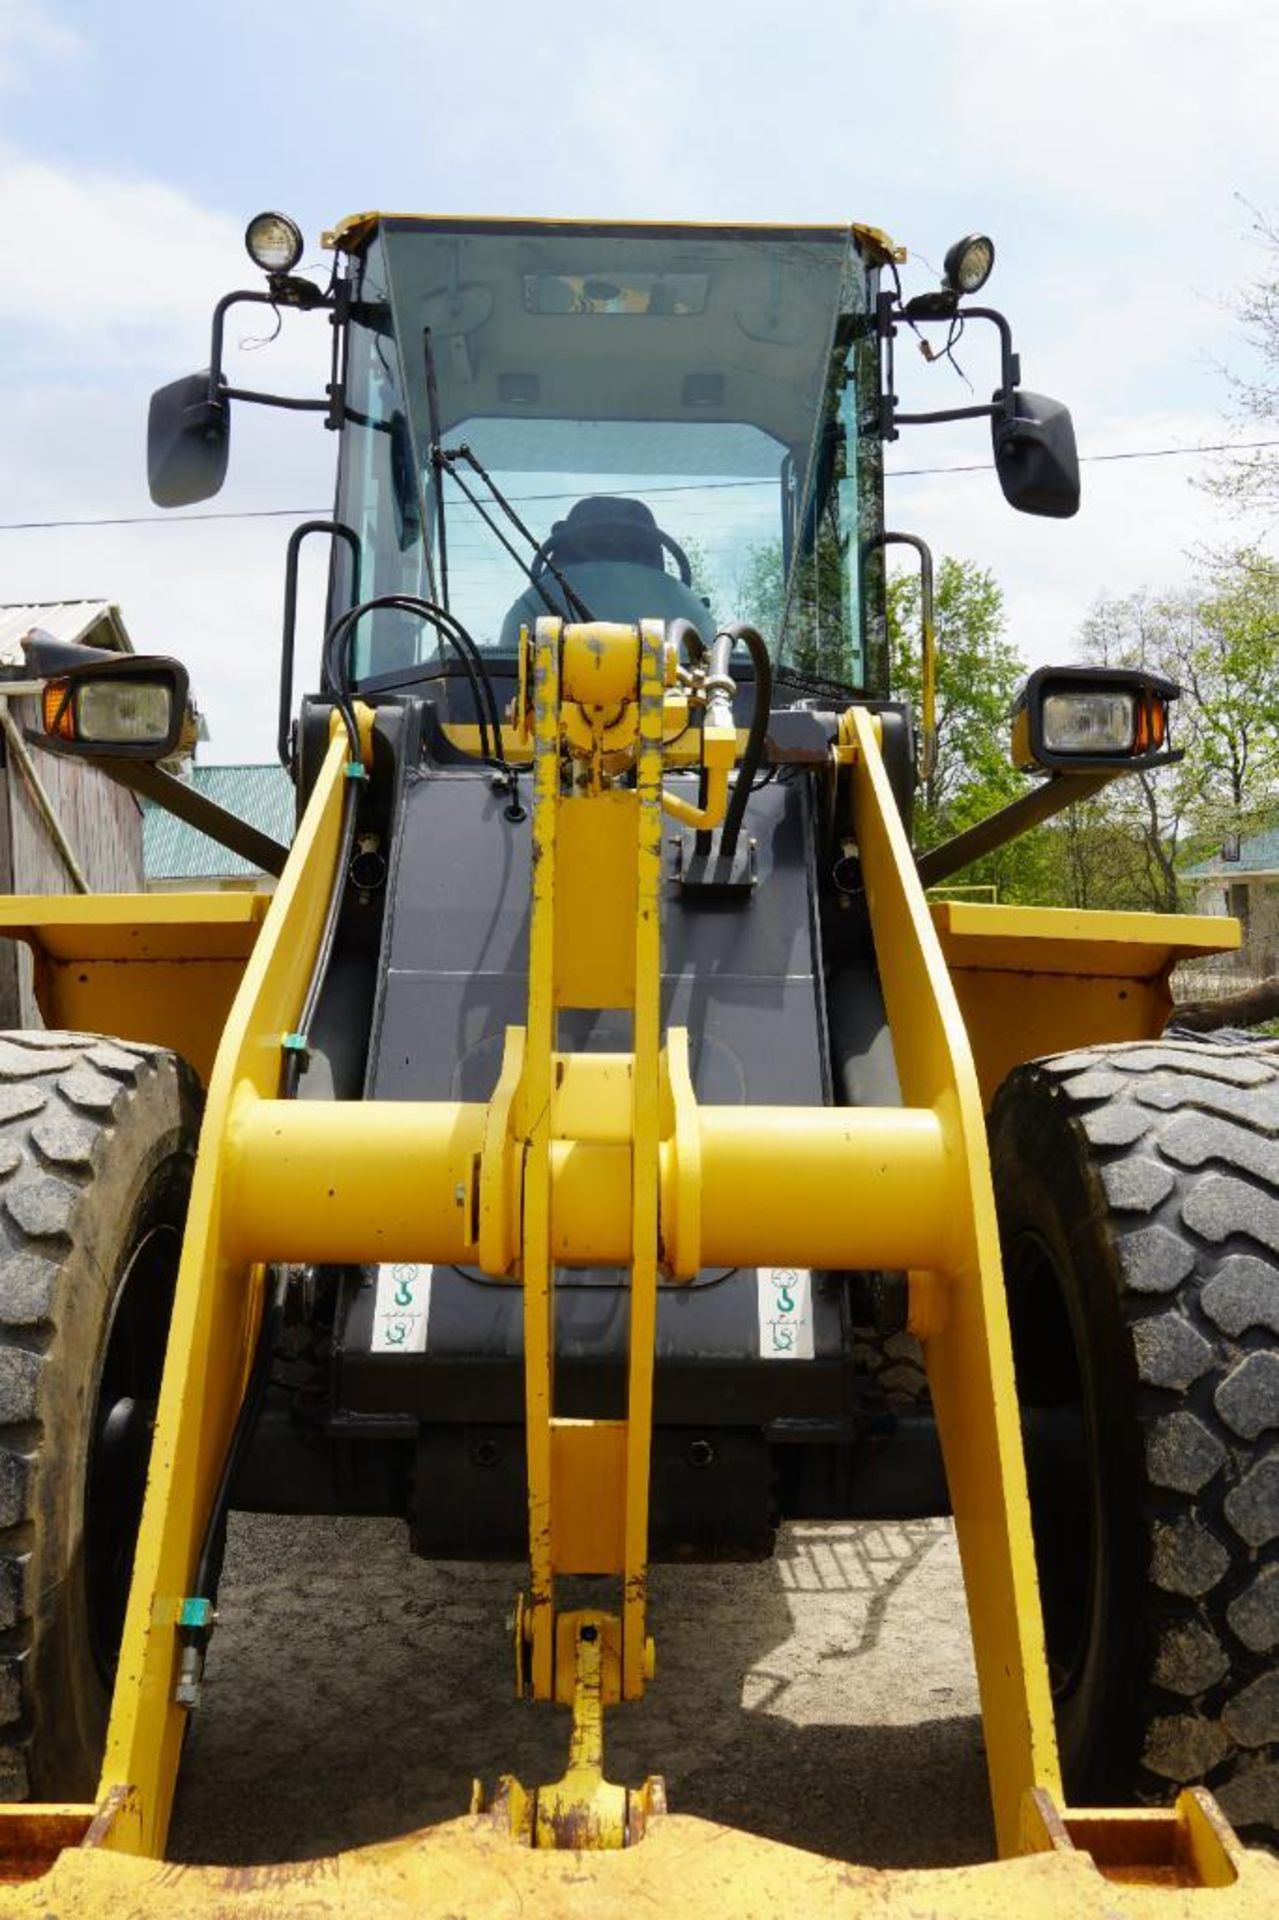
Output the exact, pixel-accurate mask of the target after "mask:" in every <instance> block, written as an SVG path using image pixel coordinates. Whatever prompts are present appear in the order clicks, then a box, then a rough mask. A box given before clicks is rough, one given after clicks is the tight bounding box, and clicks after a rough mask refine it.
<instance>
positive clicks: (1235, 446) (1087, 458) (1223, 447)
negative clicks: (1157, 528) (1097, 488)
mask: <svg viewBox="0 0 1279 1920" xmlns="http://www.w3.org/2000/svg"><path fill="white" fill-rule="evenodd" d="M1259 447H1279V440H1218V441H1216V442H1215V443H1212V444H1209V445H1207V446H1202V447H1134V448H1131V449H1129V450H1128V451H1127V452H1124V453H1081V454H1080V456H1079V464H1080V466H1081V467H1082V466H1095V465H1098V464H1100V463H1101V462H1102V461H1105V460H1169V459H1173V458H1175V457H1176V456H1177V455H1179V454H1189V453H1250V452H1252V451H1254V450H1255V449H1257V448H1259ZM994 470H995V463H994V461H993V460H979V461H977V462H976V463H975V465H973V466H967V467H892V468H890V469H889V471H888V478H889V479H890V480H915V479H918V478H919V476H920V475H921V474H926V473H928V474H932V473H993V472H994Z"/></svg>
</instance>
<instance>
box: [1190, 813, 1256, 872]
mask: <svg viewBox="0 0 1279 1920" xmlns="http://www.w3.org/2000/svg"><path fill="white" fill-rule="evenodd" d="M1181 871H1182V873H1183V875H1184V876H1185V878H1186V879H1188V880H1238V879H1240V878H1242V876H1243V875H1244V874H1246V873H1279V821H1277V822H1276V823H1275V825H1274V826H1273V827H1264V828H1263V829H1262V831H1261V832H1260V833H1245V834H1244V835H1243V836H1242V837H1241V839H1240V841H1239V858H1238V859H1237V860H1223V859H1222V857H1221V854H1220V853H1214V854H1213V855H1212V857H1211V859H1208V860H1196V862H1195V864H1194V865H1193V866H1192V867H1183V868H1182V870H1181Z"/></svg>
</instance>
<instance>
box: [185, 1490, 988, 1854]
mask: <svg viewBox="0 0 1279 1920" xmlns="http://www.w3.org/2000/svg"><path fill="white" fill-rule="evenodd" d="M518 1582H519V1570H518V1569H516V1568H514V1567H507V1566H499V1567H492V1566H487V1567H486V1566H457V1565H448V1566H440V1565H426V1564H424V1563H423V1562H421V1561H418V1560H415V1559H413V1558H412V1557H411V1556H410V1554H409V1553H408V1551H407V1547H406V1545H405V1534H404V1530H403V1528H402V1527H400V1526H399V1525H398V1524H396V1523H393V1522H384V1521H367V1520H358V1521H357V1520H337V1521H335V1520H285V1519H276V1518H262V1517H257V1516H237V1518H236V1520H235V1522H234V1523H233V1527H232V1537H231V1542H230V1550H229V1554H228V1560H227V1572H226V1578H225V1582H224V1586H223V1593H222V1600H221V1603H220V1610H221V1621H220V1624H219V1627H218V1630H217V1632H216V1634H215V1636H214V1641H213V1648H212V1652H211V1655H210V1659H209V1668H208V1685H207V1688H206V1695H205V1705H204V1707H203V1708H202V1709H201V1711H200V1713H199V1715H198V1716H196V1724H195V1726H194V1728H193V1733H192V1738H191V1740H190V1741H189V1743H188V1749H187V1756H186V1760H185V1762H184V1765H183V1772H182V1782H181V1786H180V1788H179V1797H178V1804H177V1810H176V1816H175V1821H174V1827H173V1832H172V1836H171V1842H170V1852H171V1854H172V1856H173V1857H174V1858H177V1859H185V1860H226V1861H234V1862H241V1861H243V1862H248V1861H265V1860H279V1859H289V1858H300V1857H303V1856H305V1855H308V1854H316V1853H325V1852H329V1851H333V1850H335V1849H337V1848H339V1847H344V1846H354V1845H360V1844H363V1843H365V1842H368V1841H372V1840H379V1839H384V1838H387V1837H390V1836H392V1835H395V1834H398V1833H403V1832H407V1831H409V1830H411V1829H412V1828H414V1827H417V1826H422V1825H425V1824H427V1823H429V1822H431V1821H436V1820H441V1819H445V1818H448V1817H450V1816H452V1815H454V1814H457V1813H460V1812H464V1811H465V1809H466V1805H467V1800H468V1795H469V1790H470V1782H471V1778H472V1776H473V1775H478V1776H479V1777H480V1778H481V1779H483V1780H485V1781H486V1782H488V1783H490V1784H491V1783H492V1782H493V1780H494V1779H495V1778H496V1776H497V1775H498V1774H499V1773H501V1772H506V1771H511V1772H514V1773H516V1774H518V1775H519V1776H520V1777H521V1778H522V1779H523V1780H525V1781H526V1782H529V1783H532V1782H534V1781H537V1780H542V1779H551V1778H554V1777H555V1776H557V1775H558V1774H560V1773H562V1771H563V1768H564V1758H565V1742H566V1734H567V1724H568V1722H567V1715H566V1714H565V1713H563V1712H562V1711H557V1710H555V1709H553V1708H548V1707H536V1706H532V1705H528V1704H525V1703H522V1702H517V1701H515V1700H513V1698H512V1696H511V1661H512V1656H511V1652H510V1641H509V1635H508V1633H507V1630H506V1625H505V1621H506V1616H507V1614H508V1613H509V1609H510V1603H511V1600H512V1598H513V1596H514V1594H515V1592H516V1590H517V1586H518ZM652 1584H653V1600H652V1615H651V1619H652V1628H653V1631H654V1632H655V1634H656V1636H657V1648H658V1674H657V1679H656V1681H655V1682H654V1683H653V1685H652V1686H651V1688H650V1690H649V1693H648V1696H647V1698H646V1699H645V1700H644V1702H643V1703H642V1704H641V1705H639V1706H638V1707H625V1708H621V1709H618V1710H616V1711H614V1712H611V1713H610V1714H609V1715H608V1719H607V1723H606V1731H607V1734H608V1771H609V1774H610V1776H611V1777H612V1778H613V1779H616V1780H622V1781H627V1782H632V1783H637V1782H638V1781H639V1780H641V1779H642V1778H643V1777H644V1775H645V1774H647V1773H649V1772H658V1773H662V1774H664V1775H665V1776H666V1781H667V1790H668V1796H669V1802H670V1805H671V1807H672V1808H673V1809H677V1810H678V1811H680V1812H682V1813H695V1814H702V1815H704V1816H706V1817H708V1818H712V1819H717V1820H724V1821H728V1822H731V1823H732V1824H734V1825H737V1826H741V1827H744V1828H748V1829H750V1830H752V1831H754V1832H757V1833H761V1834H766V1835H768V1836H769V1837H770V1838H772V1839H777V1840H787V1841H790V1842H791V1843H792V1844H794V1845H798V1846H802V1847H809V1848H812V1849H814V1850H816V1851H818V1852H821V1853H826V1854H830V1855H835V1856H839V1857H842V1858H847V1859H856V1860H861V1861H864V1862H866V1863H868V1864H875V1865H885V1866H897V1865H907V1864H920V1865H941V1864H944V1863H946V1862H949V1861H961V1860H974V1859H981V1858H985V1857H989V1855H990V1853H991V1850H992V1840H991V1831H990V1816H989V1808H988V1805H987V1799H986V1787H985V1776H984V1770H983V1764H982V1755H981V1723H980V1720H979V1718H978V1716H977V1696H976V1685H975V1681H974V1678H973V1671H972V1656H971V1650H970V1647H969V1641H968V1629H967V1623H966V1620H965V1617H964V1608H963V1590H962V1586H961V1584H960V1579H959V1569H958V1561H957V1558H956V1554H955V1545H954V1536H953V1534H952V1532H951V1529H950V1527H949V1525H948V1524H947V1523H946V1522H944V1521H936V1520H921V1521H906V1522H900V1523H895V1524H865V1523H863V1524H856V1525H854V1524H840V1525H835V1524H815V1523H808V1524H804V1525H800V1526H793V1527H789V1528H787V1529H786V1530H785V1531H784V1533H783V1535H782V1537H781V1541H780V1543H779V1550H778V1553H777V1556H776V1558H775V1559H774V1560H773V1561H771V1562H768V1563H765V1564H762V1565H758V1566H747V1567H678V1568H677V1567H659V1568H656V1569H655V1570H654V1573H653V1582H652Z"/></svg>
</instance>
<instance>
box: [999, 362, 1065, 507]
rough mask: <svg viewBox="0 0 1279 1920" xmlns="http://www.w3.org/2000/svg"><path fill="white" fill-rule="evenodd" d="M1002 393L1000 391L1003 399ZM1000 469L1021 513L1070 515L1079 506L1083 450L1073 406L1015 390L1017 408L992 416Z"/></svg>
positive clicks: (1008, 494) (1006, 490) (1006, 492)
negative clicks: (1078, 442)
mask: <svg viewBox="0 0 1279 1920" xmlns="http://www.w3.org/2000/svg"><path fill="white" fill-rule="evenodd" d="M1001 398H1002V395H1001V394H998V393H997V394H996V395H995V399H996V401H997V402H998V401H999V400H1000V399H1001ZM991 441H992V444H993V446H994V450H995V470H996V472H997V473H998V475H999V484H1000V486H1001V487H1002V488H1003V490H1004V498H1005V500H1006V501H1007V502H1008V504H1009V506H1010V507H1016V509H1017V511H1018V512H1019V513H1039V514H1044V515H1046V516H1048V517H1049V518H1050V519H1053V520H1069V518H1070V516H1071V515H1072V514H1074V513H1078V511H1079V454H1078V452H1077V450H1076V447H1075V427H1074V422H1073V421H1072V420H1071V417H1070V410H1069V408H1067V407H1063V406H1062V404H1061V401H1060V400H1049V399H1048V398H1047V397H1046V396H1045V395H1044V394H1042V393H1025V392H1023V390H1022V389H1021V388H1020V387H1016V388H1014V389H1013V396H1012V412H1011V414H1009V413H1004V412H1002V411H1000V412H997V413H996V414H995V416H994V418H993V420H992V421H991Z"/></svg>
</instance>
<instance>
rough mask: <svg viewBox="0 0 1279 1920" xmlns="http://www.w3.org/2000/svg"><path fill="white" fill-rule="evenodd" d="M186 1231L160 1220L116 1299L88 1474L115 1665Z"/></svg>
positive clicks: (95, 1612) (95, 1602)
mask: <svg viewBox="0 0 1279 1920" xmlns="http://www.w3.org/2000/svg"><path fill="white" fill-rule="evenodd" d="M180 1250H181V1236H180V1234H179V1233H178V1231H177V1229H176V1228H175V1227H173V1226H170V1225H159V1226H154V1227H152V1228H151V1229H150V1230H149V1231H148V1232H147V1233H146V1234H144V1235H143V1237H142V1239H141V1240H139V1241H138V1243H137V1245H136V1246H135V1248H134V1249H133V1252H132V1254H131V1255H130V1257H129V1260H128V1262H127V1264H126V1266H125V1268H124V1271H123V1273H122V1275H121V1278H120V1282H119V1284H118V1286H117V1288H116V1293H115V1299H114V1302H113V1304H112V1311H111V1319H110V1323H109V1327H108V1333H107V1343H106V1352H105V1354H104V1356H103V1362H102V1370H101V1374H100V1376H99V1381H98V1392H97V1400H96V1404H95V1407H94V1414H93V1424H92V1429H91V1435H92V1437H91V1440H90V1446H89V1458H88V1462H87V1468H86V1481H85V1589H86V1598H87V1603H88V1615H89V1634H90V1640H91V1643H92V1647H93V1657H94V1660H95V1662H96V1664H97V1666H98V1669H99V1671H100V1673H101V1675H102V1678H103V1680H104V1682H105V1683H106V1684H107V1685H110V1683H111V1680H112V1678H113V1676H114V1673H115V1665H116V1660H117V1657H118V1655H119V1651H120V1639H121V1635H122V1633H123V1631H124V1614H125V1608H126V1606H127V1604H128V1598H129V1583H130V1580H131V1578H132V1575H133V1556H134V1549H135V1547H136V1545H137V1538H138V1527H139V1525H140V1523H141V1519H142V1503H143V1498H144V1496H145V1493H146V1480H147V1468H148V1466H149V1464H150V1458H151V1435H152V1430H153V1428H154V1425H155V1412H156V1406H157V1403H158V1401H159V1396H160V1380H161V1376H162V1374H163V1372H164V1353H165V1346H166V1344H167V1341H168V1333H169V1315H170V1309H171V1307H172V1303H173V1282H174V1278H175V1276H176V1273H177V1262H178V1255H179V1252H180Z"/></svg>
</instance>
